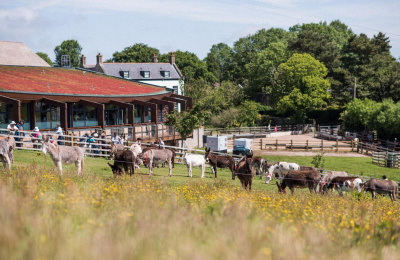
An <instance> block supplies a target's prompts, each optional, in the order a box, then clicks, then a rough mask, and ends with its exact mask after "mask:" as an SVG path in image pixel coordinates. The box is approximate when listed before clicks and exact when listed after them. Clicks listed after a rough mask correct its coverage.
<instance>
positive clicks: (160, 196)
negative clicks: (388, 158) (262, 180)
mask: <svg viewBox="0 0 400 260" xmlns="http://www.w3.org/2000/svg"><path fill="white" fill-rule="evenodd" d="M88 161H90V160H88ZM89 167H90V163H89ZM53 168H54V167H51V168H49V167H48V166H47V165H38V164H37V163H36V164H35V163H31V164H28V165H26V166H20V167H13V171H12V172H11V173H7V172H5V171H3V172H1V173H0V227H1V229H0V230H1V232H0V259H265V258H267V259H268V258H274V259H288V258H292V259H337V258H339V259H340V258H352V259H368V258H370V259H375V258H391V259H395V258H397V259H398V258H399V257H400V251H399V250H400V247H399V242H400V233H399V231H400V221H399V216H400V207H399V205H398V203H392V202H391V201H390V200H389V199H388V198H379V199H378V200H375V201H372V200H371V199H370V197H367V196H366V195H363V194H361V195H359V196H355V195H353V196H351V195H348V196H345V197H343V198H342V197H338V196H337V195H336V194H333V195H327V196H324V197H321V196H319V195H310V194H308V193H305V192H297V193H296V195H294V196H291V195H280V194H278V193H277V192H276V191H275V189H274V190H273V191H269V190H260V191H253V192H246V191H245V190H243V189H242V188H241V187H239V186H238V184H237V182H232V181H228V180H224V179H222V180H212V179H211V178H209V179H208V180H205V181H204V180H200V179H192V180H188V178H187V179H186V181H181V182H180V183H179V185H178V184H177V183H173V184H171V183H170V180H173V179H174V177H172V178H164V177H163V176H159V177H148V176H147V175H141V174H136V175H134V176H132V177H127V176H122V177H116V178H114V177H102V176H100V175H99V174H92V173H91V172H90V168H86V171H85V172H86V173H85V174H84V175H83V176H81V177H78V176H76V175H75V174H74V171H73V170H72V168H71V169H70V171H66V173H65V174H64V175H63V176H59V175H58V174H57V173H56V172H55V171H54V170H53ZM176 171H177V172H178V171H181V172H182V171H183V173H181V174H185V171H184V169H183V168H180V170H179V169H177V170H176ZM226 175H229V174H226ZM181 178H183V177H181ZM264 186H268V187H271V185H264Z"/></svg>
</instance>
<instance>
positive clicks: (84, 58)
mask: <svg viewBox="0 0 400 260" xmlns="http://www.w3.org/2000/svg"><path fill="white" fill-rule="evenodd" d="M80 67H81V68H86V57H85V55H83V54H82V56H81V66H80Z"/></svg>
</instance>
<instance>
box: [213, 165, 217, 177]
mask: <svg viewBox="0 0 400 260" xmlns="http://www.w3.org/2000/svg"><path fill="white" fill-rule="evenodd" d="M214 178H215V179H216V178H217V166H215V169H214Z"/></svg>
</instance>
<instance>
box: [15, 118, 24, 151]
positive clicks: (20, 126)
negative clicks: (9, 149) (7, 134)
mask: <svg viewBox="0 0 400 260" xmlns="http://www.w3.org/2000/svg"><path fill="white" fill-rule="evenodd" d="M24 123H25V122H24V120H23V119H21V120H20V121H19V122H18V124H17V128H18V131H16V132H15V134H16V135H17V136H25V133H24ZM15 141H16V142H17V146H18V147H22V143H20V142H22V141H23V138H20V137H15Z"/></svg>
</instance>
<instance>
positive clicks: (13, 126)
mask: <svg viewBox="0 0 400 260" xmlns="http://www.w3.org/2000/svg"><path fill="white" fill-rule="evenodd" d="M7 130H8V133H9V134H11V135H14V134H15V133H16V132H18V127H17V124H16V123H15V121H11V123H10V124H9V125H8V126H7Z"/></svg>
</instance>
